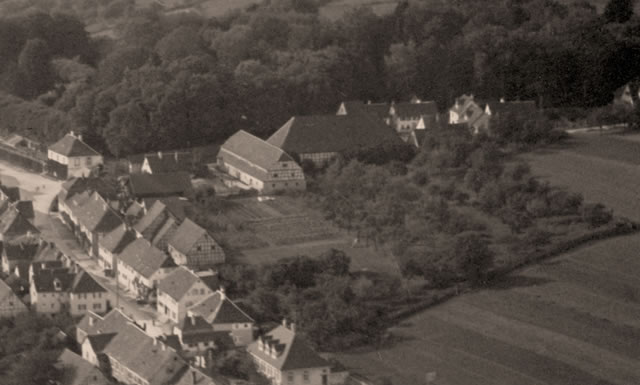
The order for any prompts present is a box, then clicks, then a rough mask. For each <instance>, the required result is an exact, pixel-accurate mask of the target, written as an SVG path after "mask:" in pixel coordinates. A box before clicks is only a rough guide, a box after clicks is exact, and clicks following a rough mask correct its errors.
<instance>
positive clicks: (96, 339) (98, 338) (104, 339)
mask: <svg viewBox="0 0 640 385" xmlns="http://www.w3.org/2000/svg"><path fill="white" fill-rule="evenodd" d="M116 334H117V333H100V334H92V335H88V336H87V338H88V339H89V343H90V344H91V348H92V349H93V351H94V352H95V353H102V351H103V350H104V348H106V347H107V344H108V343H109V342H111V340H112V339H113V337H115V336H116Z"/></svg>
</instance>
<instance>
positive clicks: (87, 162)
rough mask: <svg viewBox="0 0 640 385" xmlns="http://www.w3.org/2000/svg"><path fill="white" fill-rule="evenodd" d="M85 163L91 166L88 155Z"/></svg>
mask: <svg viewBox="0 0 640 385" xmlns="http://www.w3.org/2000/svg"><path fill="white" fill-rule="evenodd" d="M86 164H87V166H91V157H90V156H88V157H87V161H86Z"/></svg>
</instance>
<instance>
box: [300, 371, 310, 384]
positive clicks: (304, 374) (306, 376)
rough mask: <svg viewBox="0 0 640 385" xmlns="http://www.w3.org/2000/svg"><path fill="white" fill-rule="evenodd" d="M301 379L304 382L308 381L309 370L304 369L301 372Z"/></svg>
mask: <svg viewBox="0 0 640 385" xmlns="http://www.w3.org/2000/svg"><path fill="white" fill-rule="evenodd" d="M302 379H303V380H304V382H309V371H308V370H305V371H304V372H303V373H302Z"/></svg>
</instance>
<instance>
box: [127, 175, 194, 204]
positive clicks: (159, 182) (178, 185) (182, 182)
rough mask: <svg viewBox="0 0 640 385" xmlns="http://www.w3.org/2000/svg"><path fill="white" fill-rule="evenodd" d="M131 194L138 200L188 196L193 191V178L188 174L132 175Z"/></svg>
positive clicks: (130, 181) (130, 180) (130, 177)
mask: <svg viewBox="0 0 640 385" xmlns="http://www.w3.org/2000/svg"><path fill="white" fill-rule="evenodd" d="M129 186H130V188H131V194H132V195H133V196H135V197H138V198H145V197H154V196H155V197H162V196H172V195H173V196H177V195H186V194H188V193H190V192H191V191H192V186H191V178H190V177H189V174H188V173H186V172H181V171H179V172H172V173H164V174H146V173H138V174H130V175H129Z"/></svg>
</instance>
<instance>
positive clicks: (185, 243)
mask: <svg viewBox="0 0 640 385" xmlns="http://www.w3.org/2000/svg"><path fill="white" fill-rule="evenodd" d="M204 236H209V237H211V236H210V235H209V234H208V233H207V230H205V229H203V228H202V227H200V226H198V225H197V224H196V223H194V222H193V221H192V220H191V219H189V218H187V219H185V220H184V221H183V222H182V224H180V226H179V227H178V229H177V230H176V232H175V233H174V234H173V236H172V237H171V238H170V239H169V242H168V243H169V244H170V245H171V246H172V247H173V248H175V249H176V250H178V251H179V252H181V253H182V254H185V255H186V254H187V253H188V252H189V251H190V250H191V249H193V246H194V245H195V244H196V242H198V241H199V240H200V239H201V238H202V237H204Z"/></svg>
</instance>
